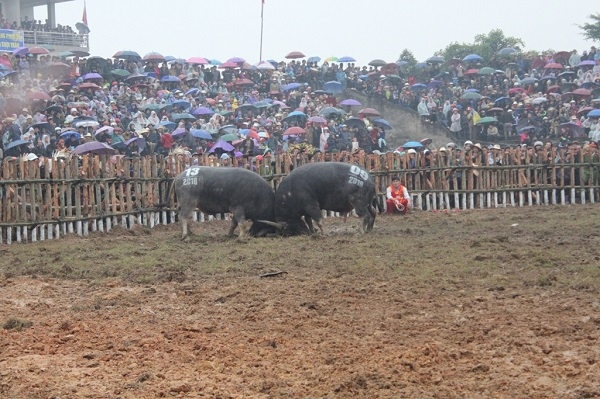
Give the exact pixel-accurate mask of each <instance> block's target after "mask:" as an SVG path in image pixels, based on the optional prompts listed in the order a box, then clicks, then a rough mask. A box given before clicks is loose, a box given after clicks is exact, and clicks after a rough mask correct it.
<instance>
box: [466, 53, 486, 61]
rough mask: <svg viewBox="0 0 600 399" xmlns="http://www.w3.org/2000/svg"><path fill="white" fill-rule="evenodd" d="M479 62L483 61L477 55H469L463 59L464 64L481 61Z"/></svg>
mask: <svg viewBox="0 0 600 399" xmlns="http://www.w3.org/2000/svg"><path fill="white" fill-rule="evenodd" d="M481 60H483V58H481V56H479V55H477V54H469V55H467V56H466V57H465V58H463V61H464V62H475V61H481Z"/></svg>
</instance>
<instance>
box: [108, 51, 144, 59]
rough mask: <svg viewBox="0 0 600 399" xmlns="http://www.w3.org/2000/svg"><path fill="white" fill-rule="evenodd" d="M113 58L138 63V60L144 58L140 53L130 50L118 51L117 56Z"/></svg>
mask: <svg viewBox="0 0 600 399" xmlns="http://www.w3.org/2000/svg"><path fill="white" fill-rule="evenodd" d="M113 58H117V59H123V60H130V61H137V60H140V59H142V57H140V55H139V54H138V53H136V52H135V51H130V50H124V51H118V52H116V53H115V55H113Z"/></svg>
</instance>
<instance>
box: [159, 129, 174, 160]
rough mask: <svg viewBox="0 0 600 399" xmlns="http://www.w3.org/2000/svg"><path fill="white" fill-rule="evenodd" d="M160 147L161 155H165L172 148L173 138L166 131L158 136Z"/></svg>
mask: <svg viewBox="0 0 600 399" xmlns="http://www.w3.org/2000/svg"><path fill="white" fill-rule="evenodd" d="M160 146H161V147H162V152H163V155H167V154H168V153H169V152H170V151H171V149H172V148H173V136H171V133H169V132H168V131H165V132H164V133H163V134H162V136H160Z"/></svg>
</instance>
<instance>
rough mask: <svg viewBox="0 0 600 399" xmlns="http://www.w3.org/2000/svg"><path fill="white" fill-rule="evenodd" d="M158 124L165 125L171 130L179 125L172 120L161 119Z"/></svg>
mask: <svg viewBox="0 0 600 399" xmlns="http://www.w3.org/2000/svg"><path fill="white" fill-rule="evenodd" d="M158 126H164V127H166V128H167V129H169V130H171V129H175V126H177V125H176V124H175V123H174V122H171V121H160V122H158Z"/></svg>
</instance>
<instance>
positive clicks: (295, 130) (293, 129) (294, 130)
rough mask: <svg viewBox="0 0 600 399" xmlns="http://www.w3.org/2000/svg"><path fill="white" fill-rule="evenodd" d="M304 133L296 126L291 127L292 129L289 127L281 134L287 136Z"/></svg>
mask: <svg viewBox="0 0 600 399" xmlns="http://www.w3.org/2000/svg"><path fill="white" fill-rule="evenodd" d="M304 133H306V130H304V129H302V128H301V127H298V126H293V127H290V128H289V129H286V131H285V132H283V135H284V136H289V135H290V134H304Z"/></svg>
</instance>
